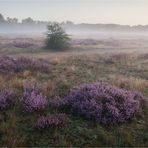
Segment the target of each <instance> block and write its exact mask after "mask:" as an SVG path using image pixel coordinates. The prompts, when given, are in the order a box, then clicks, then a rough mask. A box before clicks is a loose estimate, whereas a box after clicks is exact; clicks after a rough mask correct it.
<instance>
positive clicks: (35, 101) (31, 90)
mask: <svg viewBox="0 0 148 148" xmlns="http://www.w3.org/2000/svg"><path fill="white" fill-rule="evenodd" d="M22 105H23V108H24V110H25V111H26V112H33V111H38V110H43V109H45V108H46V107H47V105H48V101H47V99H46V97H44V96H43V95H42V94H41V93H40V91H39V89H38V88H37V86H29V85H28V86H26V87H25V88H24V93H23V98H22Z"/></svg>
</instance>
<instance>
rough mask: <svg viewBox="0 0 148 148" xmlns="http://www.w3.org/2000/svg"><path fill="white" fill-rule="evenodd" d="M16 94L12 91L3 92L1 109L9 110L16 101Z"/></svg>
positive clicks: (0, 96)
mask: <svg viewBox="0 0 148 148" xmlns="http://www.w3.org/2000/svg"><path fill="white" fill-rule="evenodd" d="M14 96H15V93H14V92H13V91H10V90H3V91H1V92H0V109H6V108H8V107H9V106H10V105H11V104H12V102H13V99H14Z"/></svg>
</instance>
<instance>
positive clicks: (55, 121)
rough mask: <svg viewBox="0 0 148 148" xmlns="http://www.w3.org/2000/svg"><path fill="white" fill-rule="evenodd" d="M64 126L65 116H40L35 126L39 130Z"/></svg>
mask: <svg viewBox="0 0 148 148" xmlns="http://www.w3.org/2000/svg"><path fill="white" fill-rule="evenodd" d="M65 124H66V116H65V114H56V115H50V116H41V117H40V118H39V119H38V120H37V123H36V125H35V127H36V128H37V129H39V130H41V129H45V128H50V127H63V126H65Z"/></svg>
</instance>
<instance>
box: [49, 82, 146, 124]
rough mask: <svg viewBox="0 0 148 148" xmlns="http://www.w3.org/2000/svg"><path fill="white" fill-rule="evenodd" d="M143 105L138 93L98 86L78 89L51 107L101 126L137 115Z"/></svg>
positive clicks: (98, 84) (99, 84)
mask: <svg viewBox="0 0 148 148" xmlns="http://www.w3.org/2000/svg"><path fill="white" fill-rule="evenodd" d="M143 102H144V98H143V96H142V95H141V94H140V93H138V92H133V91H127V90H123V89H119V88H117V87H114V86H111V85H109V84H106V83H103V82H98V83H93V84H85V85H81V86H80V87H79V88H76V89H74V90H71V92H70V93H69V94H68V95H67V96H66V97H64V98H63V99H62V98H60V97H56V98H55V99H53V101H52V102H51V105H52V106H53V107H55V108H59V109H67V110H68V112H70V113H72V114H74V115H77V116H81V117H83V118H85V119H88V120H93V121H95V122H98V123H101V124H103V125H108V124H117V123H123V122H127V121H129V120H130V119H132V118H133V117H134V116H135V115H136V113H138V112H140V110H141V108H142V105H143Z"/></svg>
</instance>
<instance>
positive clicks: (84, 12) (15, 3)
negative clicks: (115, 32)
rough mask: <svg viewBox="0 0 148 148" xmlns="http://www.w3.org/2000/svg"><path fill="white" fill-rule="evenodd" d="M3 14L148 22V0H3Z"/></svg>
mask: <svg viewBox="0 0 148 148" xmlns="http://www.w3.org/2000/svg"><path fill="white" fill-rule="evenodd" d="M0 13H2V14H3V15H4V16H5V17H8V16H9V17H17V18H19V20H21V19H23V18H26V17H29V16H30V17H32V18H33V19H36V20H46V21H59V22H61V21H66V20H71V21H73V22H75V23H82V22H83V23H115V24H128V25H138V24H142V25H145V24H148V0H0Z"/></svg>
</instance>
